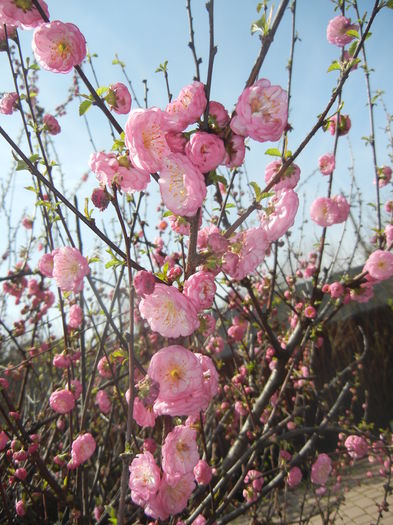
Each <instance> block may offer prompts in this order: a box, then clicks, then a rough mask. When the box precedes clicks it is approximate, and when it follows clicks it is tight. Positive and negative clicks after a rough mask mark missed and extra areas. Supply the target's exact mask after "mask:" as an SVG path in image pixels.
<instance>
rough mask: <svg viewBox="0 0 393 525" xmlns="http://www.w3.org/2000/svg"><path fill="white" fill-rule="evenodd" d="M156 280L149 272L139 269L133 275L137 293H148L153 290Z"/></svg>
mask: <svg viewBox="0 0 393 525" xmlns="http://www.w3.org/2000/svg"><path fill="white" fill-rule="evenodd" d="M155 285H156V280H155V278H154V275H153V274H152V273H151V272H147V271H145V270H140V271H139V272H136V274H135V277H134V287H135V291H136V293H137V294H138V295H150V294H151V293H153V292H154V287H155Z"/></svg>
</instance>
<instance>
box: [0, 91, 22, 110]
mask: <svg viewBox="0 0 393 525" xmlns="http://www.w3.org/2000/svg"><path fill="white" fill-rule="evenodd" d="M18 99H19V97H18V93H16V92H13V93H5V94H4V95H3V96H2V98H1V100H0V113H2V114H3V115H11V114H12V113H13V112H14V111H15V109H16V108H17V107H18Z"/></svg>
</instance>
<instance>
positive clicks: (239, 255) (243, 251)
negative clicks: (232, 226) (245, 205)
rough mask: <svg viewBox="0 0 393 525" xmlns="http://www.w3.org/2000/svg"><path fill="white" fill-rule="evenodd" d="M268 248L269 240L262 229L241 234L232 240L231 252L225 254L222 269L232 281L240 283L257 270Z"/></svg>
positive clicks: (254, 229) (252, 229) (253, 229)
mask: <svg viewBox="0 0 393 525" xmlns="http://www.w3.org/2000/svg"><path fill="white" fill-rule="evenodd" d="M267 248H268V240H267V237H266V233H265V232H264V230H263V229H262V228H251V229H250V230H245V231H243V232H239V233H238V234H236V235H235V236H234V237H232V238H231V239H230V251H228V252H226V253H225V254H224V257H223V262H222V268H223V270H224V271H225V272H226V273H227V274H228V275H229V276H230V277H232V279H236V280H237V281H240V280H241V279H243V278H244V277H246V275H249V274H251V273H252V272H254V271H255V270H256V268H257V267H258V266H259V264H260V263H261V262H262V261H263V259H264V258H265V254H266V250H267Z"/></svg>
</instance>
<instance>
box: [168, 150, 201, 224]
mask: <svg viewBox="0 0 393 525" xmlns="http://www.w3.org/2000/svg"><path fill="white" fill-rule="evenodd" d="M162 164H163V166H162V169H161V171H160V178H159V180H158V183H159V185H160V191H161V197H162V200H163V201H164V204H165V206H166V207H167V208H168V209H169V210H170V211H172V212H173V213H174V214H175V215H181V216H185V217H192V216H194V215H195V214H196V212H197V210H198V208H200V207H201V206H202V203H203V200H204V198H205V197H206V184H205V180H204V178H203V175H202V173H201V172H200V171H199V169H197V168H196V167H195V166H194V165H193V164H192V163H191V162H190V160H189V159H188V158H187V157H186V156H185V155H182V154H181V153H171V154H170V155H169V156H168V157H167V158H166V159H164V160H163V163H162Z"/></svg>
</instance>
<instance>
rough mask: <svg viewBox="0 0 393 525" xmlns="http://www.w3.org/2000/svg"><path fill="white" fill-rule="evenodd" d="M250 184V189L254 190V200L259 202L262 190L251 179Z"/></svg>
mask: <svg viewBox="0 0 393 525" xmlns="http://www.w3.org/2000/svg"><path fill="white" fill-rule="evenodd" d="M250 186H251V187H252V189H253V190H254V193H255V200H256V201H257V202H260V201H261V195H262V190H261V188H260V187H259V185H258V184H257V183H256V182H253V181H251V182H250Z"/></svg>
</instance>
